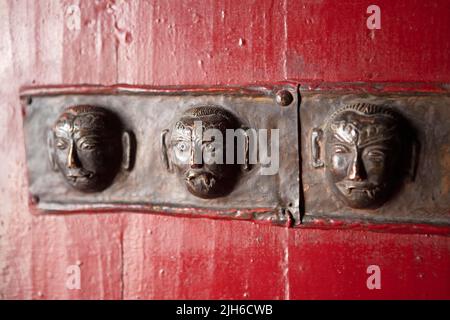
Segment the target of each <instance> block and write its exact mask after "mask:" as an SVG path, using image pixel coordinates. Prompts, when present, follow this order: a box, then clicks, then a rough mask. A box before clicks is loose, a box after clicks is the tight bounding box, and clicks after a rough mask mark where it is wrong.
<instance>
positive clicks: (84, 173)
mask: <svg viewBox="0 0 450 320" xmlns="http://www.w3.org/2000/svg"><path fill="white" fill-rule="evenodd" d="M94 176H95V173H94V172H92V171H88V170H84V169H81V170H70V171H68V172H67V174H66V177H67V179H68V180H69V181H71V182H74V183H75V182H79V181H81V182H85V181H88V180H91V179H92V178H93V177H94Z"/></svg>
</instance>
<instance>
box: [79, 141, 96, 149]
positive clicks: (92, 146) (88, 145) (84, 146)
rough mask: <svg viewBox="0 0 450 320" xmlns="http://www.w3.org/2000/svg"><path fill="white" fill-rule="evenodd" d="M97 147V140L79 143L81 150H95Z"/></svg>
mask: <svg viewBox="0 0 450 320" xmlns="http://www.w3.org/2000/svg"><path fill="white" fill-rule="evenodd" d="M96 147H97V143H96V142H95V141H88V140H85V141H83V142H82V143H81V144H80V145H79V148H80V149H81V150H88V151H90V150H94V149H95V148H96Z"/></svg>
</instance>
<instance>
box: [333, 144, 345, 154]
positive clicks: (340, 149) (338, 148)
mask: <svg viewBox="0 0 450 320" xmlns="http://www.w3.org/2000/svg"><path fill="white" fill-rule="evenodd" d="M333 151H334V153H347V152H348V149H347V148H346V147H345V146H341V145H337V146H334V148H333Z"/></svg>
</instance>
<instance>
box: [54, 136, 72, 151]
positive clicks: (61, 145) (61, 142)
mask: <svg viewBox="0 0 450 320" xmlns="http://www.w3.org/2000/svg"><path fill="white" fill-rule="evenodd" d="M55 146H56V147H57V148H58V149H60V150H64V149H66V148H67V147H68V146H69V143H68V142H67V141H66V140H64V139H61V138H58V139H56V141H55Z"/></svg>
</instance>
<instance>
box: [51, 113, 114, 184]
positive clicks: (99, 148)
mask: <svg viewBox="0 0 450 320" xmlns="http://www.w3.org/2000/svg"><path fill="white" fill-rule="evenodd" d="M117 125H118V122H117V119H116V118H115V117H114V116H113V115H112V114H111V113H110V112H109V111H107V110H105V109H103V108H100V107H93V106H76V107H72V108H69V109H67V110H65V112H64V113H63V114H62V115H61V116H60V117H59V118H58V120H57V122H56V124H55V126H54V128H53V148H54V161H55V164H56V166H57V168H58V170H59V171H60V172H61V173H62V174H63V176H64V178H65V180H66V181H67V183H68V184H69V185H71V186H72V187H73V188H75V189H77V190H79V191H83V192H95V191H101V190H103V189H105V188H106V187H107V186H108V185H109V184H110V183H111V182H112V180H113V179H114V177H115V175H116V173H117V171H118V170H119V167H120V162H121V157H122V144H121V138H120V134H117V132H120V128H118V127H117Z"/></svg>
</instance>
